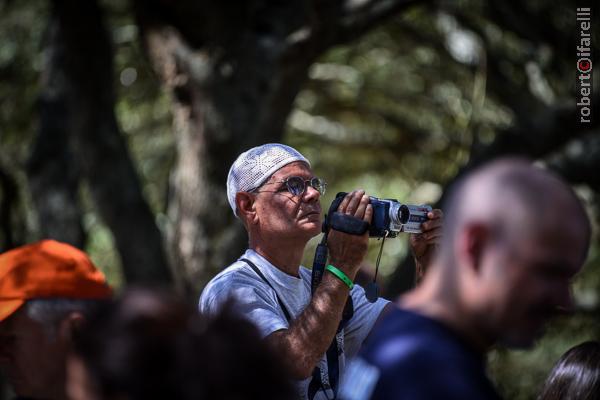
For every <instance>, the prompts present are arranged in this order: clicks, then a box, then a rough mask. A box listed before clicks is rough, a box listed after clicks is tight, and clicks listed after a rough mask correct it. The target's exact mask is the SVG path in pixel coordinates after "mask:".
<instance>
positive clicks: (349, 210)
mask: <svg viewBox="0 0 600 400" xmlns="http://www.w3.org/2000/svg"><path fill="white" fill-rule="evenodd" d="M364 194H365V191H364V190H356V191H354V192H352V197H351V198H350V201H349V202H348V205H347V206H346V211H345V213H346V214H347V215H355V213H356V210H357V208H358V205H359V204H360V201H361V199H362V197H363V195H364Z"/></svg>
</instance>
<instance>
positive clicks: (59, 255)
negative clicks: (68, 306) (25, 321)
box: [0, 240, 112, 321]
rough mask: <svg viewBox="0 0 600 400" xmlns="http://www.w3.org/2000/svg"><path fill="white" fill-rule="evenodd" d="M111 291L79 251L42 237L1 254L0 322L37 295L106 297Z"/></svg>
mask: <svg viewBox="0 0 600 400" xmlns="http://www.w3.org/2000/svg"><path fill="white" fill-rule="evenodd" d="M111 295H112V290H111V288H110V287H109V286H108V284H107V283H106V279H105V278H104V275H103V274H102V272H100V271H98V269H97V268H96V267H95V266H94V264H92V261H91V260H90V259H89V257H88V256H87V255H86V254H85V253H84V252H82V251H81V250H78V249H76V248H75V247H73V246H71V245H68V244H66V243H60V242H57V241H55V240H42V241H40V242H37V243H33V244H29V245H26V246H21V247H18V248H16V249H13V250H10V251H7V252H6V253H2V254H0V321H3V320H4V319H6V318H7V317H9V316H10V315H11V314H12V313H14V312H15V311H16V310H17V309H18V308H19V307H21V306H22V305H23V304H24V303H25V301H27V300H29V299H38V298H71V299H106V298H109V297H110V296H111Z"/></svg>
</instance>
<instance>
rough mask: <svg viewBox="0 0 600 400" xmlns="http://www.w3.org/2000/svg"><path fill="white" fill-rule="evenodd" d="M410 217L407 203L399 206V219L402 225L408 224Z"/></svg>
mask: <svg viewBox="0 0 600 400" xmlns="http://www.w3.org/2000/svg"><path fill="white" fill-rule="evenodd" d="M409 218H410V210H409V209H408V207H407V206H406V205H404V204H403V205H401V206H400V208H398V220H399V221H400V223H401V224H402V225H404V224H406V223H407V222H408V219H409Z"/></svg>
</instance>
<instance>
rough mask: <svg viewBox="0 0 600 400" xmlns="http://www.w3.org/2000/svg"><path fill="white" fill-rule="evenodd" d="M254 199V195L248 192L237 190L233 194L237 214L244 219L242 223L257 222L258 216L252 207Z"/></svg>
mask: <svg viewBox="0 0 600 400" xmlns="http://www.w3.org/2000/svg"><path fill="white" fill-rule="evenodd" d="M255 199H256V196H255V195H254V194H252V193H248V192H238V193H236V195H235V206H236V207H237V215H238V216H239V217H240V219H241V220H242V221H244V225H245V224H253V223H256V222H258V216H257V214H256V209H255V207H254V200H255Z"/></svg>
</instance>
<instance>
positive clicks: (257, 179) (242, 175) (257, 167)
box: [227, 143, 310, 217]
mask: <svg viewBox="0 0 600 400" xmlns="http://www.w3.org/2000/svg"><path fill="white" fill-rule="evenodd" d="M294 161H303V162H305V163H306V164H308V166H310V162H308V160H307V159H306V158H305V157H304V156H303V155H302V154H300V152H299V151H298V150H296V149H294V148H292V147H290V146H286V145H285V144H280V143H267V144H263V145H262V146H257V147H253V148H251V149H250V150H247V151H245V152H243V153H242V154H240V155H239V157H238V158H237V160H235V162H234V163H233V165H232V166H231V168H230V169H229V174H228V175H227V200H229V205H230V206H231V209H232V210H233V214H235V216H236V217H237V208H236V206H235V195H236V194H237V193H239V192H249V191H251V190H254V189H256V188H257V187H259V186H260V185H262V184H263V183H264V182H265V181H266V180H267V179H269V177H270V176H271V175H273V174H274V173H275V171H277V170H278V169H280V168H282V167H284V166H286V165H287V164H289V163H293V162H294Z"/></svg>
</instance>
